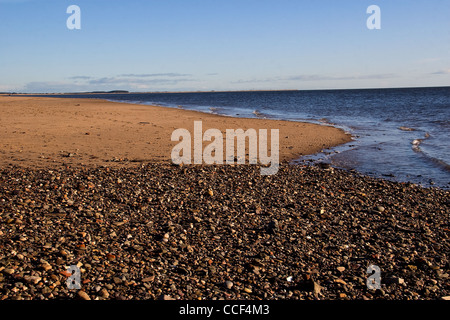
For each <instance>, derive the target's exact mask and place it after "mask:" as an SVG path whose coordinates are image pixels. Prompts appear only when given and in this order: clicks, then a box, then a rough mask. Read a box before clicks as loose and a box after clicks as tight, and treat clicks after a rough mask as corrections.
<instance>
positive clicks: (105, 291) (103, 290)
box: [100, 288, 109, 299]
mask: <svg viewBox="0 0 450 320" xmlns="http://www.w3.org/2000/svg"><path fill="white" fill-rule="evenodd" d="M100 296H101V297H102V298H105V299H108V298H109V292H108V290H106V289H105V288H103V289H102V290H101V291H100Z"/></svg>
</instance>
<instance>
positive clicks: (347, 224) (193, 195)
mask: <svg viewBox="0 0 450 320" xmlns="http://www.w3.org/2000/svg"><path fill="white" fill-rule="evenodd" d="M123 164H124V161H122V162H121V163H117V164H114V165H113V166H111V167H108V168H105V167H95V168H93V167H88V166H86V167H80V168H79V167H76V166H73V167H58V166H59V165H58V166H57V165H56V164H55V166H56V167H55V168H53V169H52V170H51V171H52V172H49V170H41V169H24V168H15V167H7V168H0V171H1V172H0V176H1V177H2V179H0V201H1V203H2V208H1V210H0V221H1V222H3V223H2V224H0V231H1V232H2V233H3V236H2V240H4V241H2V243H1V246H0V290H1V298H2V299H5V300H12V299H16V298H18V297H21V298H22V299H33V300H53V299H83V297H81V296H80V294H81V295H84V294H85V295H86V296H88V297H89V295H88V294H87V293H88V292H89V293H90V294H91V295H92V298H93V297H94V296H95V299H98V300H103V299H107V300H109V299H114V300H118V299H125V300H147V299H150V300H157V299H160V298H164V297H165V298H167V299H177V300H178V299H186V300H198V299H205V300H212V299H217V300H221V299H229V300H238V299H243V298H245V299H251V300H253V299H298V300H300V299H302V300H311V299H321V300H322V299H324V300H329V299H357V300H358V299H361V300H362V299H369V300H372V299H388V300H404V299H418V300H439V299H443V297H449V296H450V291H449V290H450V289H449V288H448V286H446V282H448V281H447V280H448V274H449V272H448V261H447V260H446V256H447V253H446V246H445V244H446V243H447V242H448V231H447V226H448V210H447V208H448V204H449V202H448V199H449V198H450V197H449V191H445V190H441V189H438V188H432V189H431V188H423V187H419V186H416V185H413V184H403V183H395V182H391V181H385V180H381V179H375V178H370V177H367V176H359V175H356V174H355V173H349V172H346V171H344V170H340V169H334V168H333V172H331V171H327V170H322V169H321V168H318V167H316V166H303V165H287V164H286V165H281V166H280V168H279V171H278V173H277V175H274V176H270V177H269V176H261V175H260V170H259V167H258V166H234V167H231V166H195V165H193V166H190V165H184V166H183V167H182V168H181V167H177V166H172V165H170V164H164V163H148V164H147V163H146V164H142V163H140V164H139V165H136V166H135V167H134V166H131V165H130V166H129V167H125V166H122V165H123ZM115 165H117V167H115ZM181 173H182V174H181ZM118 180H120V181H121V183H120V184H118V183H117V181H118ZM81 186H83V187H81ZM26 189H28V191H23V190H26ZM15 190H22V191H20V192H16V193H15V192H14V191H15ZM210 190H211V191H213V193H212V195H210V194H209V191H210ZM3 199H4V200H5V201H2V200H3ZM72 201H73V204H72ZM380 204H383V206H384V207H385V208H386V209H385V210H384V211H383V210H382V209H381V208H380V207H381V205H380ZM374 211H377V212H378V213H380V212H382V211H383V212H389V214H388V215H387V216H386V217H385V219H382V216H381V215H379V214H374ZM411 213H414V216H413V215H411ZM18 220H20V222H21V223H19V224H17V223H16V222H18ZM8 221H10V222H9V224H7V222H8ZM55 230H56V231H55ZM5 235H7V236H5ZM21 238H27V240H26V241H20V239H21ZM164 239H165V240H164ZM369 263H370V264H375V265H378V266H379V267H380V268H381V272H382V287H383V290H384V292H382V291H378V290H377V291H369V290H368V289H367V287H366V280H367V277H368V276H369V275H368V274H366V269H367V266H368V264H369ZM71 265H77V266H79V268H80V271H81V285H82V292H84V293H79V291H77V290H70V289H68V288H67V286H66V282H65V281H66V280H67V279H68V278H69V277H70V276H71V275H72V274H71V273H67V268H68V267H69V266H71ZM391 278H392V279H391ZM227 279H228V280H227ZM231 279H232V281H231ZM395 283H396V284H403V285H395ZM406 283H407V285H405V284H406ZM344 295H345V296H344Z"/></svg>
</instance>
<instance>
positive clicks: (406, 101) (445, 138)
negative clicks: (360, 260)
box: [58, 87, 450, 189]
mask: <svg viewBox="0 0 450 320" xmlns="http://www.w3.org/2000/svg"><path fill="white" fill-rule="evenodd" d="M58 97H61V95H58ZM63 97H78V98H80V97H86V98H101V99H108V100H114V101H123V102H131V103H138V104H149V105H150V104H156V105H162V106H168V107H175V108H184V109H192V110H198V111H203V112H208V113H215V114H221V115H228V116H234V117H250V118H268V119H285V120H294V121H307V122H313V123H320V124H323V125H334V126H337V127H340V128H343V129H344V130H345V131H347V132H349V133H351V134H352V135H353V136H354V137H355V140H354V141H352V142H351V143H348V144H346V145H344V146H340V147H338V148H334V149H331V150H324V152H322V153H320V154H317V155H313V156H308V157H303V158H300V159H297V160H296V161H294V162H300V163H304V162H305V161H307V162H308V163H309V162H311V161H325V162H329V163H331V164H333V165H334V166H336V167H340V168H345V169H355V170H357V171H359V172H361V173H364V174H367V175H371V176H376V177H382V178H385V179H391V180H396V181H402V182H413V183H417V184H421V185H423V186H427V187H428V186H439V187H441V188H445V189H448V188H450V87H440V88H404V89H403V88H402V89H361V90H311V91H269V92H268V91H264V92H256V91H253V92H207V93H205V92H195V93H145V94H134V93H131V94H99V95H95V94H94V95H93V94H89V95H80V94H77V95H63Z"/></svg>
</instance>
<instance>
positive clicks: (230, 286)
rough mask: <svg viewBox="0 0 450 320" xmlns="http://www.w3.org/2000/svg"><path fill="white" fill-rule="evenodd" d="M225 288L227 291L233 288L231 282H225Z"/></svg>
mask: <svg viewBox="0 0 450 320" xmlns="http://www.w3.org/2000/svg"><path fill="white" fill-rule="evenodd" d="M225 287H226V288H227V289H231V288H233V282H231V281H229V280H228V281H225Z"/></svg>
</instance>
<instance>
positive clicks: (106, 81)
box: [89, 77, 193, 86]
mask: <svg viewBox="0 0 450 320" xmlns="http://www.w3.org/2000/svg"><path fill="white" fill-rule="evenodd" d="M186 81H193V80H192V79H142V78H132V79H130V78H118V77H104V78H100V79H93V80H90V81H89V84H91V85H110V84H114V85H127V86H134V85H139V86H140V85H150V84H152V85H155V84H178V83H180V82H186Z"/></svg>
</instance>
